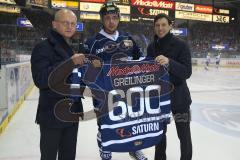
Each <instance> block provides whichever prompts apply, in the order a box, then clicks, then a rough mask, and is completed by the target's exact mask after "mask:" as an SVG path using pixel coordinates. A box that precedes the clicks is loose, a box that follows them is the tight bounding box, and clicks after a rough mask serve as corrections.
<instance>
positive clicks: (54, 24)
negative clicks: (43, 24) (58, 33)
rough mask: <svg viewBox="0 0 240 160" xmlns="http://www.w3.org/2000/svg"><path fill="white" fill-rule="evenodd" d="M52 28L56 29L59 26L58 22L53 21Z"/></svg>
mask: <svg viewBox="0 0 240 160" xmlns="http://www.w3.org/2000/svg"><path fill="white" fill-rule="evenodd" d="M52 28H53V29H56V28H57V24H56V22H55V21H52Z"/></svg>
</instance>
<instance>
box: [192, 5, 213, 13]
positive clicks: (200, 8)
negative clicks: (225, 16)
mask: <svg viewBox="0 0 240 160" xmlns="http://www.w3.org/2000/svg"><path fill="white" fill-rule="evenodd" d="M195 12H201V13H213V7H212V6H204V5H195Z"/></svg>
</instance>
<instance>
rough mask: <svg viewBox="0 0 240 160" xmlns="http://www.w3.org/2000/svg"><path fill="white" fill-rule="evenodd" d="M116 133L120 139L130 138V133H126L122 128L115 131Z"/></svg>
mask: <svg viewBox="0 0 240 160" xmlns="http://www.w3.org/2000/svg"><path fill="white" fill-rule="evenodd" d="M116 133H117V134H118V135H119V136H120V137H121V138H128V137H131V136H132V133H131V132H126V131H125V129H124V128H118V129H117V130H116Z"/></svg>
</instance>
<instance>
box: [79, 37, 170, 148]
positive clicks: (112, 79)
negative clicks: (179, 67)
mask: <svg viewBox="0 0 240 160" xmlns="http://www.w3.org/2000/svg"><path fill="white" fill-rule="evenodd" d="M85 47H86V50H87V53H88V54H90V55H95V56H97V57H98V58H99V59H100V60H101V61H102V64H103V65H102V68H101V69H96V68H91V67H92V66H88V69H87V68H85V69H84V70H85V71H87V72H88V73H87V74H86V73H85V74H83V79H84V80H83V81H84V82H85V83H86V84H87V85H88V86H89V88H90V89H92V93H93V95H94V97H95V98H94V103H93V104H94V107H95V108H96V109H97V110H98V111H99V113H100V115H99V119H98V124H99V126H100V128H99V132H100V136H99V137H98V140H99V143H100V147H101V149H102V150H103V151H104V150H105V151H113V152H129V151H136V150H140V149H143V148H147V147H151V146H154V145H156V144H158V143H159V141H160V140H161V135H162V133H163V123H167V122H168V121H169V116H170V96H169V93H170V90H171V85H170V84H169V82H168V78H169V77H168V73H167V72H166V71H165V70H164V69H163V68H162V67H160V66H159V65H157V64H155V63H154V62H153V61H123V59H124V60H126V56H127V57H133V59H138V58H139V57H140V55H142V54H141V52H140V49H139V48H138V47H137V45H136V44H135V42H134V41H133V40H132V38H131V37H130V36H128V35H127V34H122V33H119V37H118V38H117V40H115V41H114V40H111V39H109V38H107V37H105V36H103V35H102V34H100V33H98V34H97V36H96V37H95V38H93V39H89V40H88V41H87V42H86V45H85Z"/></svg>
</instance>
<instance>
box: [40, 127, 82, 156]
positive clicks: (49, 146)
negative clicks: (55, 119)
mask: <svg viewBox="0 0 240 160" xmlns="http://www.w3.org/2000/svg"><path fill="white" fill-rule="evenodd" d="M77 133H78V124H74V125H73V126H70V127H66V128H46V127H44V126H41V125H40V134H41V137H40V151H41V160H56V158H57V157H58V160H75V156H76V144H77Z"/></svg>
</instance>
